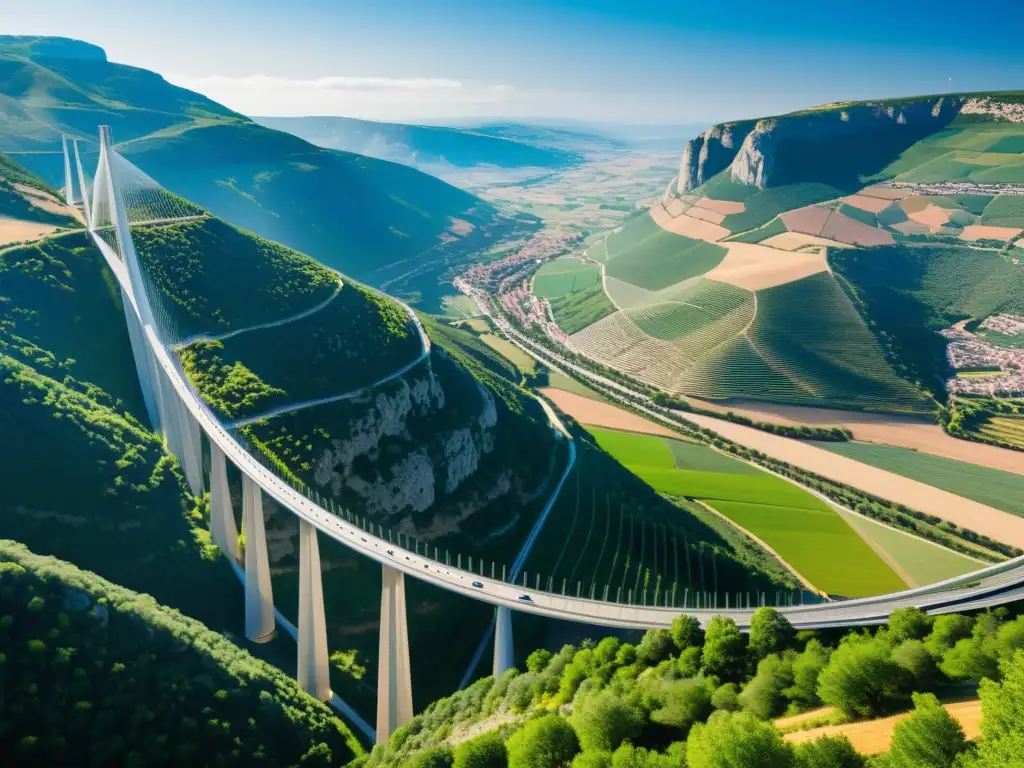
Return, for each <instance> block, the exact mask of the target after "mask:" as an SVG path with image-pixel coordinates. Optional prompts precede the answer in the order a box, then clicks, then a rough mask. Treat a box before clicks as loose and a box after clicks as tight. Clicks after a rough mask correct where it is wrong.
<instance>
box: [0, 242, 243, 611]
mask: <svg viewBox="0 0 1024 768" xmlns="http://www.w3.org/2000/svg"><path fill="white" fill-rule="evenodd" d="M115 285H116V283H115V282H114V279H113V277H112V276H111V275H110V274H109V273H108V272H107V271H106V267H105V266H103V263H102V257H101V256H100V254H99V252H98V251H97V250H96V249H95V248H94V247H93V246H92V244H91V242H90V241H89V239H88V237H87V236H86V235H85V234H84V233H70V234H66V235H61V236H55V237H51V238H48V239H46V240H42V241H40V242H38V243H34V244H30V245H24V246H20V247H14V248H9V249H7V250H4V251H2V252H0V369H2V377H0V431H2V432H3V433H4V434H6V435H17V436H18V438H17V440H5V441H4V442H3V446H2V447H0V453H2V456H3V460H2V461H0V509H2V514H0V536H3V537H5V538H13V539H16V540H18V541H21V542H23V543H25V544H27V545H28V546H30V547H31V548H33V549H34V550H35V551H37V552H39V553H41V554H53V555H56V556H58V557H60V558H61V559H64V560H69V561H71V562H74V563H75V564H77V565H79V566H81V567H83V568H87V569H90V570H93V571H96V572H97V573H99V574H101V575H102V576H104V577H106V578H109V579H111V580H112V581H116V582H117V583H119V584H123V585H125V586H127V587H129V588H133V589H139V590H141V591H145V592H149V593H151V594H153V595H155V596H156V597H157V598H158V599H159V600H161V602H165V603H169V604H171V605H174V606H176V607H179V608H181V609H182V610H185V611H186V612H187V613H189V614H190V615H193V616H197V617H200V618H204V619H205V620H208V621H213V622H214V623H215V625H216V626H221V624H222V622H225V621H227V622H229V623H230V622H231V621H232V620H233V619H234V618H235V617H237V615H238V613H237V611H238V607H237V606H236V607H234V609H232V610H227V611H225V603H226V602H227V603H228V604H231V603H233V602H234V600H235V598H236V597H237V594H238V588H237V586H236V585H235V584H234V581H233V578H234V577H233V576H232V575H231V573H230V571H229V570H228V568H227V567H226V565H225V564H224V563H222V562H219V561H218V559H217V553H216V550H215V549H213V548H212V547H211V546H210V544H209V534H208V533H207V531H206V527H207V526H206V523H205V521H204V508H203V506H202V505H201V504H199V503H198V502H197V501H195V500H194V499H192V498H191V497H190V496H189V495H188V494H187V493H186V492H185V488H184V483H183V480H182V478H181V475H180V472H179V470H178V468H177V465H176V463H175V462H174V461H173V459H171V458H170V457H169V456H168V455H167V454H165V453H164V450H163V446H162V445H161V443H160V440H159V438H158V437H157V436H156V435H155V434H153V432H152V431H150V429H149V427H148V426H147V425H146V416H145V411H144V408H143V406H142V397H141V394H140V392H139V389H138V383H137V378H136V373H135V369H134V365H133V363H132V354H131V349H130V346H129V343H128V332H127V329H126V327H125V323H124V311H123V309H122V307H121V301H120V295H119V293H118V292H117V291H116V289H115ZM157 574H159V578H155V577H156V576H157ZM198 584H204V592H205V594H202V595H199V594H196V585H198Z"/></svg>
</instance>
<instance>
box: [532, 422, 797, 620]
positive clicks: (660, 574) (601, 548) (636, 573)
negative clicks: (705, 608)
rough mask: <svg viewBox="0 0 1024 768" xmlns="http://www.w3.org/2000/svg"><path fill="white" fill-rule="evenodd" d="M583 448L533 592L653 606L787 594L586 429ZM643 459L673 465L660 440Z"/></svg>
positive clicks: (549, 530)
mask: <svg viewBox="0 0 1024 768" xmlns="http://www.w3.org/2000/svg"><path fill="white" fill-rule="evenodd" d="M629 438H630V436H629V435H626V436H625V437H623V438H622V440H623V441H629ZM576 442H577V446H578V453H577V460H576V465H575V468H574V470H573V474H572V475H571V476H570V478H569V479H568V480H567V482H566V485H565V487H564V489H563V491H562V493H561V494H560V495H559V497H558V501H557V502H556V504H555V507H554V508H553V510H552V512H551V515H550V517H549V519H548V521H547V523H546V525H545V526H544V529H543V530H542V532H541V534H540V536H539V537H538V538H537V541H536V543H535V544H534V547H533V549H532V550H531V552H530V556H529V558H528V559H527V562H526V566H525V570H526V572H527V576H526V579H527V584H528V585H529V586H531V587H534V586H537V585H539V587H540V588H542V589H553V590H554V591H555V592H559V591H561V590H562V589H563V588H564V589H565V591H566V592H567V593H569V594H577V593H578V594H581V595H582V596H584V597H588V596H591V595H593V596H594V597H596V598H598V599H601V598H607V599H609V600H619V601H621V602H626V601H628V600H630V599H632V601H633V602H636V603H641V602H646V603H647V604H650V603H652V602H655V601H656V602H658V603H661V604H664V603H665V601H666V599H668V600H669V602H671V601H672V598H673V594H674V596H675V599H676V601H677V604H681V603H682V600H683V597H684V594H686V593H687V591H688V592H689V594H691V595H692V594H693V593H694V592H695V591H708V592H712V591H715V590H716V589H717V590H720V591H727V590H728V591H737V590H738V591H746V590H754V589H758V588H760V589H763V590H768V591H769V592H770V591H772V590H776V589H779V588H780V587H782V588H785V587H784V586H782V585H780V584H779V583H778V582H777V581H776V582H773V581H772V580H770V578H769V577H768V576H767V575H766V574H765V573H762V572H760V571H757V570H753V569H752V568H750V567H749V565H745V564H744V562H742V561H741V560H739V559H738V558H737V557H736V555H735V554H734V552H733V551H732V548H731V546H730V545H729V544H728V542H727V541H726V540H725V539H724V538H723V537H722V536H720V535H719V534H718V533H717V532H716V531H715V530H714V528H712V527H711V526H709V525H708V524H706V523H705V522H704V521H703V520H702V517H701V516H700V515H698V514H696V513H695V512H693V511H691V509H690V508H689V507H688V505H687V504H685V503H683V504H676V503H673V502H671V501H669V500H667V499H665V498H663V497H661V496H659V495H658V494H657V493H656V492H655V491H654V490H653V489H652V488H650V487H649V486H647V485H645V484H644V483H643V481H641V480H640V479H639V478H637V477H636V476H635V475H633V474H632V473H630V472H629V471H628V470H627V469H626V468H625V467H623V466H622V465H621V464H620V463H619V462H617V461H615V459H613V458H612V457H611V456H609V455H608V454H607V453H606V452H604V451H603V450H602V449H601V448H600V447H599V446H598V445H596V444H594V443H593V442H591V438H590V437H589V436H588V435H587V434H586V433H585V432H583V431H582V430H580V431H579V433H578V434H577V438H576ZM624 444H625V443H624ZM630 450H636V446H631V448H630ZM644 455H645V456H646V457H647V458H649V459H650V460H653V461H660V462H662V463H664V462H666V461H668V462H670V461H671V460H672V454H671V452H670V451H669V450H668V448H667V447H666V446H665V444H664V443H661V442H660V441H656V444H654V445H653V446H651V448H650V450H648V451H647V452H646V453H645V454H644Z"/></svg>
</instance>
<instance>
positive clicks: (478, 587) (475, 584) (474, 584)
mask: <svg viewBox="0 0 1024 768" xmlns="http://www.w3.org/2000/svg"><path fill="white" fill-rule="evenodd" d="M473 586H474V587H476V588H477V589H483V588H484V585H483V584H481V583H480V582H479V581H474V582H473Z"/></svg>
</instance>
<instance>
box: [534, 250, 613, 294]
mask: <svg viewBox="0 0 1024 768" xmlns="http://www.w3.org/2000/svg"><path fill="white" fill-rule="evenodd" d="M600 282H601V268H600V267H597V266H595V265H593V264H589V263H586V262H582V261H580V260H579V259H576V258H572V257H568V258H564V259H556V260H554V261H549V262H548V263H546V264H545V265H544V266H542V267H541V268H540V269H539V270H537V274H536V275H534V278H533V295H534V296H536V297H537V298H540V299H554V298H558V297H560V296H566V295H568V294H570V293H574V292H575V291H582V290H585V289H587V288H590V287H592V286H594V285H596V284H597V283H600Z"/></svg>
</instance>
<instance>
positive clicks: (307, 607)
mask: <svg viewBox="0 0 1024 768" xmlns="http://www.w3.org/2000/svg"><path fill="white" fill-rule="evenodd" d="M298 647H299V663H298V679H299V687H300V688H302V690H304V691H305V692H306V693H308V694H309V695H310V696H312V697H313V698H315V699H318V700H320V701H326V700H327V699H329V698H330V697H331V680H330V668H329V667H328V660H327V619H326V617H325V616H324V588H323V581H322V580H321V576H320V546H319V545H318V544H317V539H316V528H315V527H314V526H313V525H312V524H310V523H307V522H306V521H305V520H299V636H298Z"/></svg>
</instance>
